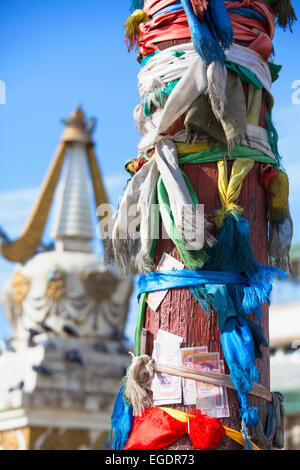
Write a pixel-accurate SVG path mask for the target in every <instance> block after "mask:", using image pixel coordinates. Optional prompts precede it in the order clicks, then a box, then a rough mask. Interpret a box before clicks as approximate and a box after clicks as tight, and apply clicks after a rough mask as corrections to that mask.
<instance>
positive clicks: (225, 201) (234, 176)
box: [215, 158, 255, 228]
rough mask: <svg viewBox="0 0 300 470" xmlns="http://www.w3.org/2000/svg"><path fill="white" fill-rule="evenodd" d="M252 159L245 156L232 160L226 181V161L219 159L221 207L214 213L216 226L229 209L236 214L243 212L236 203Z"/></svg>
mask: <svg viewBox="0 0 300 470" xmlns="http://www.w3.org/2000/svg"><path fill="white" fill-rule="evenodd" d="M254 163H255V162H254V160H250V159H246V158H237V159H236V160H234V162H233V165H232V170H231V175H230V180H229V182H228V172H227V161H226V160H219V161H218V162H217V164H218V172H219V176H218V188H219V195H220V200H221V204H222V208H221V209H218V210H217V211H216V213H215V223H216V225H217V227H219V228H220V227H221V226H222V225H223V222H224V217H225V214H226V213H227V212H229V211H231V210H233V211H235V212H237V213H238V214H242V213H243V209H242V208H241V207H240V206H238V205H237V204H236V201H237V199H238V197H239V195H240V193H241V190H242V185H243V181H244V179H245V178H246V176H247V175H248V173H249V172H250V171H251V170H252V168H253V166H254Z"/></svg>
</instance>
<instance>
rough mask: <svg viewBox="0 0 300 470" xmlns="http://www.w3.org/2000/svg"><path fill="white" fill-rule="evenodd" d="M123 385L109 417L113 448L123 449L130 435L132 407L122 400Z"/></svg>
mask: <svg viewBox="0 0 300 470" xmlns="http://www.w3.org/2000/svg"><path fill="white" fill-rule="evenodd" d="M123 393H124V386H122V387H121V389H120V391H119V393H118V395H117V398H116V401H115V406H114V410H113V414H112V417H111V432H110V436H109V439H111V437H112V434H113V442H112V447H113V450H123V449H124V447H125V445H126V443H127V441H128V438H129V436H130V432H131V428H132V424H133V412H132V411H133V410H132V407H131V406H130V405H129V404H128V403H126V402H125V401H124V395H123Z"/></svg>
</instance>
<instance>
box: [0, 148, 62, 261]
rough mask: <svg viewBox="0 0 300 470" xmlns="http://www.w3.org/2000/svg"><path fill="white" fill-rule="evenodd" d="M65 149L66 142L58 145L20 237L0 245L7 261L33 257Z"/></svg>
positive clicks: (46, 216)
mask: <svg viewBox="0 0 300 470" xmlns="http://www.w3.org/2000/svg"><path fill="white" fill-rule="evenodd" d="M67 147H68V144H67V143H66V142H60V143H59V145H58V148H57V151H56V153H55V157H54V161H53V163H52V165H51V167H50V170H49V172H48V173H47V175H46V178H45V180H44V183H43V185H42V189H41V192H40V194H39V197H38V200H37V202H36V204H35V206H34V207H33V210H32V212H31V215H30V218H29V220H28V221H27V223H26V225H25V227H24V229H23V232H22V234H21V236H20V237H19V238H18V239H17V240H15V241H13V242H8V243H6V242H4V243H2V244H0V253H1V254H2V256H3V257H4V258H6V259H7V260H9V261H13V262H23V261H25V260H26V259H27V258H29V257H30V256H33V255H34V254H35V252H36V250H37V248H38V246H39V245H40V243H41V239H42V236H43V233H44V229H45V225H46V222H47V219H48V215H49V211H50V208H51V204H52V200H53V196H54V193H55V189H56V186H57V182H58V179H59V176H60V173H61V169H62V165H63V162H64V158H65V154H66V150H67Z"/></svg>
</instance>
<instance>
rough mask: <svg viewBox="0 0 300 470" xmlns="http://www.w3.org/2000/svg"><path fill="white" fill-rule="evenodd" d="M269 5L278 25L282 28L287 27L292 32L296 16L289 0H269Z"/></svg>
mask: <svg viewBox="0 0 300 470" xmlns="http://www.w3.org/2000/svg"><path fill="white" fill-rule="evenodd" d="M271 6H272V8H273V10H274V12H275V15H276V17H277V24H278V26H280V27H281V28H283V29H284V30H286V28H287V27H289V30H290V31H291V32H292V31H293V24H294V22H295V21H297V16H296V12H295V10H294V8H293V5H292V2H291V0H271Z"/></svg>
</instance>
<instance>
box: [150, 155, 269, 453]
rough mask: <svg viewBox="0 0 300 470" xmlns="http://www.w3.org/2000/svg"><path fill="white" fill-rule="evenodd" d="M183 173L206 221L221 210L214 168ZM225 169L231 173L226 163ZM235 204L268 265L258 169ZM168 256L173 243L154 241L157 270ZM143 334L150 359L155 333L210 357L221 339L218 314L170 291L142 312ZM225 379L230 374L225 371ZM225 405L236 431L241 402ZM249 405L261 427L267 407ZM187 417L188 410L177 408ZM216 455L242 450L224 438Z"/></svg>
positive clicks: (264, 366) (264, 365)
mask: <svg viewBox="0 0 300 470" xmlns="http://www.w3.org/2000/svg"><path fill="white" fill-rule="evenodd" d="M182 169H183V171H184V172H185V173H186V175H187V176H188V178H189V180H190V182H191V184H192V185H193V187H194V189H195V191H196V192H197V195H198V198H199V201H200V203H202V204H204V206H205V212H206V215H210V214H212V213H213V212H214V210H215V209H216V208H218V207H220V200H219V193H218V187H217V177H218V173H217V164H216V163H204V164H197V165H183V166H182ZM228 169H229V171H230V169H231V163H230V162H229V165H228ZM239 204H240V205H241V207H243V208H244V214H243V215H244V216H245V217H246V218H247V219H248V220H249V222H250V230H251V232H250V241H251V245H252V249H253V252H254V256H255V257H256V259H257V260H258V261H259V262H260V263H262V264H267V261H268V257H267V253H268V239H267V221H266V196H265V192H264V189H263V187H262V185H261V184H260V173H259V164H258V163H256V164H255V166H254V167H253V169H252V170H251V172H250V174H249V175H248V176H247V178H246V179H245V181H244V184H243V189H242V192H241V196H240V198H239ZM164 252H166V253H168V254H170V255H171V256H173V257H174V258H176V259H178V260H180V256H179V255H178V251H177V249H176V247H175V246H174V244H173V242H172V241H171V240H158V241H157V247H156V253H155V267H156V266H157V264H158V263H159V261H160V259H161V257H162V255H163V253H164ZM261 325H262V327H263V330H264V333H265V336H266V338H268V331H269V321H268V308H267V307H266V306H264V308H263V319H262V323H261ZM145 328H146V330H147V331H148V336H149V338H150V341H148V343H147V353H148V354H151V353H152V341H151V340H153V339H155V338H156V335H157V332H158V330H159V329H160V328H161V329H163V330H166V331H169V332H171V333H173V334H176V335H179V336H182V337H183V347H193V346H207V347H208V350H209V351H210V352H220V354H221V358H223V359H224V356H223V354H222V347H221V344H220V333H219V329H218V324H217V314H214V315H212V316H211V317H210V318H208V317H207V316H206V315H205V314H204V312H203V310H202V309H201V307H200V305H199V303H198V302H197V301H196V300H195V299H194V298H193V297H192V296H191V294H190V291H189V289H188V288H183V289H171V290H169V292H168V294H167V296H166V297H165V299H164V300H163V302H162V304H161V305H160V307H159V308H158V310H157V312H153V311H152V310H151V309H150V308H149V307H147V311H146V322H145ZM263 353H264V357H263V359H262V360H260V361H257V366H258V367H259V369H260V378H261V380H260V382H261V384H262V385H264V386H265V387H266V388H267V389H269V387H270V362H269V351H268V349H267V348H263ZM226 373H229V370H228V368H226ZM227 392H228V400H229V405H230V415H231V416H230V418H226V419H223V420H222V423H223V424H224V425H225V426H229V427H231V428H233V429H236V430H240V427H241V420H240V417H239V402H238V399H237V395H236V392H235V391H234V390H229V389H228V391H227ZM250 404H251V405H252V406H257V407H259V415H260V417H261V420H262V424H263V426H264V425H265V419H266V416H265V414H266V408H267V404H266V402H265V401H264V400H262V399H256V398H253V397H251V398H250ZM180 409H183V410H184V409H185V410H187V411H188V409H189V408H188V407H186V408H185V407H183V406H182V407H180ZM171 448H172V449H192V445H191V443H190V441H189V439H188V438H187V437H186V438H183V439H181V441H179V442H177V443H176V444H175V445H173V446H172V447H171ZM219 448H220V449H240V446H239V445H238V444H235V443H234V442H233V441H231V440H230V439H228V438H226V437H225V438H224V439H223V441H222V442H221V444H220V447H219Z"/></svg>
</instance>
